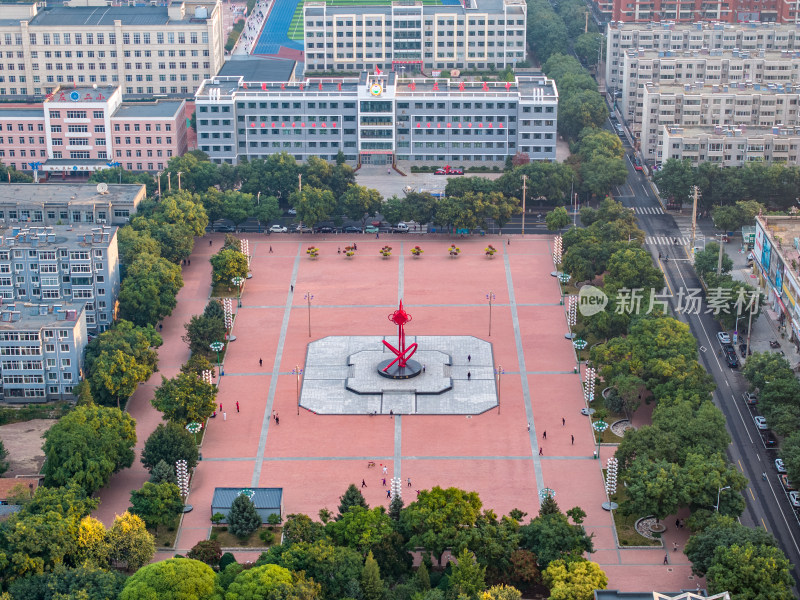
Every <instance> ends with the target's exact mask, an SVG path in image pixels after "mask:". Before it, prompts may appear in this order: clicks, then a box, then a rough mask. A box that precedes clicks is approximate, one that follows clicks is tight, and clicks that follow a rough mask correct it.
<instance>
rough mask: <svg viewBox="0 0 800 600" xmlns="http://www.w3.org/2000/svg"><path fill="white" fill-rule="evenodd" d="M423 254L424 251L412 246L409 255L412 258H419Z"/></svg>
mask: <svg viewBox="0 0 800 600" xmlns="http://www.w3.org/2000/svg"><path fill="white" fill-rule="evenodd" d="M423 252H425V251H424V250H423V249H422V248H420V247H419V246H414V247H413V248H412V249H411V255H412V256H413V257H414V258H419V257H420V256H422V253H423Z"/></svg>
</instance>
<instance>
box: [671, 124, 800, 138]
mask: <svg viewBox="0 0 800 600" xmlns="http://www.w3.org/2000/svg"><path fill="white" fill-rule="evenodd" d="M663 130H664V132H665V133H666V135H667V136H680V137H685V138H693V137H698V136H702V135H711V136H717V137H720V138H736V137H739V138H753V137H758V136H767V135H772V136H781V137H791V136H797V137H800V126H795V127H785V126H781V127H755V126H753V125H746V124H743V125H736V126H734V125H727V126H726V125H707V126H699V125H698V126H693V127H681V126H677V125H664V126H663Z"/></svg>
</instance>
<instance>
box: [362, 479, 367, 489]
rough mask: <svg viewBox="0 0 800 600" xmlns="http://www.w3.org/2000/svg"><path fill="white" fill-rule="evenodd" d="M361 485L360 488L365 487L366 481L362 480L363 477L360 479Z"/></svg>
mask: <svg viewBox="0 0 800 600" xmlns="http://www.w3.org/2000/svg"><path fill="white" fill-rule="evenodd" d="M361 487H362V488H365V487H367V482H366V481H364V480H363V479H362V480H361Z"/></svg>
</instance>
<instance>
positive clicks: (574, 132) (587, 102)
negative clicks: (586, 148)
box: [558, 90, 608, 138]
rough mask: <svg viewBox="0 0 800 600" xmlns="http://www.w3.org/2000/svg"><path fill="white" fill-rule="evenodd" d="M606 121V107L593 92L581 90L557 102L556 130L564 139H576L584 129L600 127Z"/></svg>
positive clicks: (600, 98)
mask: <svg viewBox="0 0 800 600" xmlns="http://www.w3.org/2000/svg"><path fill="white" fill-rule="evenodd" d="M606 119H608V106H606V103H605V101H604V100H603V97H602V96H601V95H600V94H598V93H597V92H596V91H594V90H582V91H579V92H577V93H574V94H571V95H569V96H567V97H566V98H565V99H563V100H562V101H561V102H559V106H558V130H559V132H561V134H562V135H563V136H564V137H566V138H576V137H577V136H578V134H579V133H580V132H581V130H582V129H583V128H584V127H601V126H602V125H603V123H604V122H605V120H606Z"/></svg>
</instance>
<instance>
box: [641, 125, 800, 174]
mask: <svg viewBox="0 0 800 600" xmlns="http://www.w3.org/2000/svg"><path fill="white" fill-rule="evenodd" d="M661 130H662V131H661V136H660V137H659V145H658V147H657V149H656V156H657V158H656V160H657V162H661V161H666V160H669V159H670V158H676V159H678V160H683V159H688V160H690V161H691V162H692V165H693V166H695V167H696V166H698V165H699V164H700V163H701V162H712V163H714V164H717V165H719V166H721V167H741V166H742V165H744V164H745V163H748V162H763V163H767V164H771V163H780V164H787V165H793V166H798V165H800V152H798V148H800V126H794V127H750V126H742V127H738V128H733V127H676V126H668V125H662V126H661Z"/></svg>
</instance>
